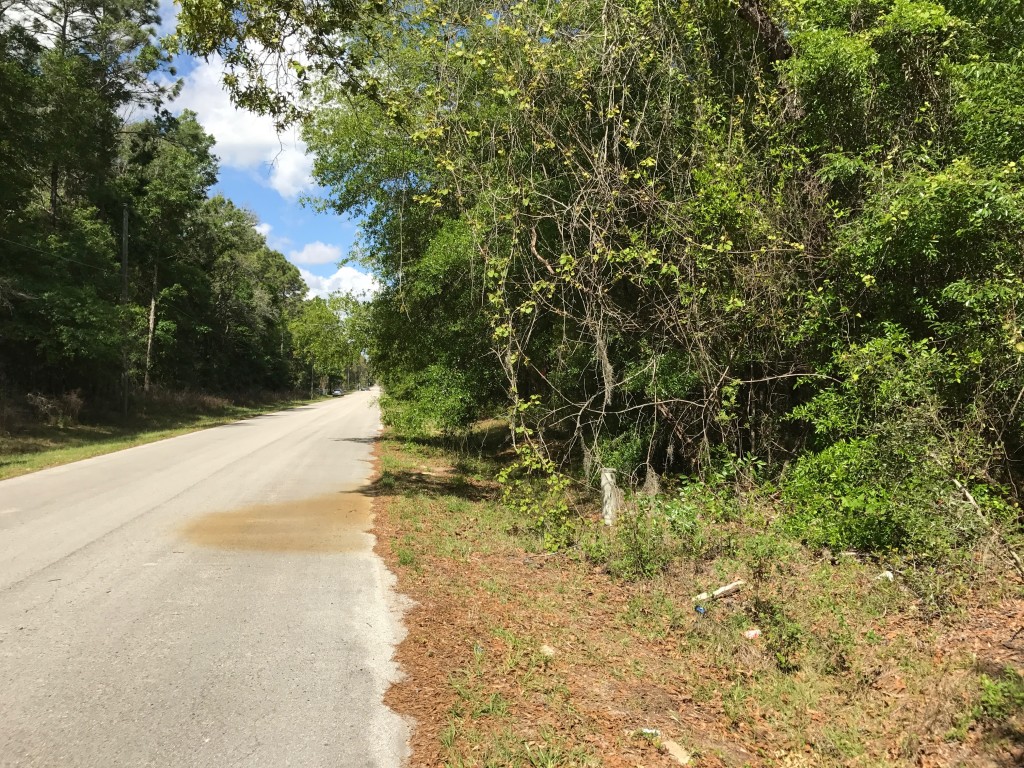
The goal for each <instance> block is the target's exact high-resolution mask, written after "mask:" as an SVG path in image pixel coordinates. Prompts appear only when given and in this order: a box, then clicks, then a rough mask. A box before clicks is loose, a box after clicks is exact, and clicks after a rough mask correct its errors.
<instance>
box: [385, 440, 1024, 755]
mask: <svg viewBox="0 0 1024 768" xmlns="http://www.w3.org/2000/svg"><path fill="white" fill-rule="evenodd" d="M505 434H506V433H505V431H504V429H503V428H502V426H501V425H495V424H491V425H490V427H489V429H480V430H475V431H471V432H469V433H468V434H467V435H466V436H465V441H464V442H463V444H462V445H461V447H456V448H452V447H451V445H450V444H447V445H448V446H449V447H445V445H446V443H445V441H442V440H436V439H422V438H421V439H409V438H407V437H402V436H401V435H400V434H398V433H395V432H392V433H390V434H389V435H388V436H387V437H386V438H385V439H384V440H383V441H382V443H381V445H380V448H379V452H378V457H379V476H378V478H377V480H376V482H375V483H374V485H373V490H372V492H373V493H374V494H375V495H376V496H377V501H376V506H375V509H376V511H377V518H376V519H377V523H376V533H377V536H378V547H377V548H378V552H379V553H381V554H382V555H383V556H384V557H385V558H386V559H387V560H388V562H389V564H390V565H391V566H392V567H393V569H394V570H395V572H396V573H397V574H398V588H399V590H400V591H402V592H403V593H405V594H408V595H410V596H411V597H412V598H413V599H414V600H415V607H414V608H413V609H412V611H411V612H410V614H408V615H407V616H406V624H407V626H408V629H409V636H408V637H407V638H406V640H405V642H404V643H403V644H402V646H401V647H400V649H399V653H398V659H399V661H400V663H401V665H402V668H403V670H404V672H405V674H406V678H405V679H404V680H403V681H402V682H401V683H399V684H398V685H397V686H395V687H394V688H393V689H392V690H391V692H390V693H389V696H388V702H389V704H390V705H391V706H393V707H394V708H396V709H397V710H398V711H399V712H401V713H403V714H406V715H410V716H412V717H414V718H415V719H416V721H417V727H416V732H415V736H414V742H413V746H414V754H413V760H412V764H413V765H423V766H428V765H429V766H437V765H444V766H488V765H493V766H598V765H602V766H636V765H647V766H655V765H660V766H675V765H679V764H680V759H682V760H684V761H685V760H689V762H688V764H690V765H693V766H730V767H733V766H735V767H736V768H740V766H760V765H765V766H822V768H825V767H827V766H839V765H844V766H883V765H885V766H953V765H963V766H1007V768H1009V766H1015V765H1019V764H1020V762H1021V760H1022V759H1024V678H1022V677H1021V672H1020V670H1021V664H1020V660H1021V655H1022V653H1024V599H1022V595H1021V590H1020V583H1019V581H1018V580H1017V578H1016V575H1015V572H1014V570H1013V568H1012V567H1010V566H1009V565H1008V564H1007V562H1006V560H1005V558H1004V557H1002V556H1001V555H1000V547H1001V545H1000V543H999V542H998V541H997V540H996V539H995V538H994V537H992V536H991V535H990V536H989V537H988V538H987V539H986V541H985V542H984V543H983V545H982V546H980V547H979V548H978V549H977V550H974V551H973V552H971V553H970V554H966V553H965V554H964V557H963V558H962V559H961V560H960V561H958V563H957V564H956V566H955V567H953V566H948V565H947V566H946V567H932V568H928V569H923V568H921V567H918V566H917V565H915V564H913V563H907V562H906V561H904V560H903V559H902V558H901V557H900V556H899V555H898V554H896V553H894V554H893V555H892V556H891V557H887V556H873V555H867V554H865V553H863V552H858V551H831V550H821V549H819V548H810V547H808V546H807V545H806V544H804V543H803V542H802V541H801V539H800V538H799V537H797V536H794V535H792V534H788V533H786V532H784V531H782V530H780V529H779V528H778V527H777V526H776V525H775V524H774V520H775V519H776V518H777V516H778V509H779V507H778V499H776V498H771V497H767V496H765V494H764V493H763V492H759V491H756V490H751V491H749V492H743V493H740V494H737V493H735V489H734V488H732V487H730V488H728V489H725V488H721V489H718V490H717V491H712V490H708V489H702V490H701V491H700V493H701V496H700V497H699V498H697V497H695V491H694V490H693V489H692V488H689V487H687V486H679V487H677V488H672V489H671V490H667V489H666V490H665V491H663V493H662V494H661V495H660V496H659V497H657V498H656V499H654V500H651V499H650V498H648V497H633V498H630V499H628V500H627V503H626V505H625V507H624V513H623V515H622V517H621V518H620V520H619V521H618V523H617V524H616V525H615V526H614V527H612V528H607V527H605V526H604V525H603V524H602V523H601V521H600V505H599V500H598V499H597V498H596V497H595V494H594V493H593V492H592V491H590V489H588V488H586V487H583V488H578V489H576V490H575V491H573V492H572V493H571V499H572V502H571V504H570V508H571V512H570V515H569V517H570V519H571V520H572V523H573V534H572V537H571V540H570V541H568V542H566V544H565V545H563V546H561V547H560V548H559V549H558V550H557V551H554V552H553V551H551V547H550V537H548V536H546V535H545V528H544V525H543V523H542V522H541V521H538V520H528V519H524V518H523V516H522V515H521V513H520V512H519V510H518V509H516V508H515V507H514V506H509V505H508V504H506V503H503V501H502V495H503V492H502V488H501V486H500V485H499V484H498V483H496V482H495V481H494V477H495V476H496V475H498V474H500V473H501V471H502V470H503V469H506V468H507V467H508V466H509V464H510V462H513V461H514V460H515V453H514V452H513V451H512V450H511V449H510V446H509V445H508V443H507V442H505V441H503V440H502V437H503V436H504V435H505ZM735 580H742V581H744V582H745V583H744V584H743V585H742V586H741V588H740V589H739V591H737V592H735V593H734V594H732V595H730V596H727V597H723V598H721V599H718V600H714V599H706V600H695V597H696V596H697V595H699V594H700V593H703V592H710V591H712V590H714V589H715V588H717V587H719V586H722V585H724V584H727V583H730V582H733V581H735ZM698 608H699V609H700V610H699V611H698V610H697V609H698ZM752 635H756V636H752ZM669 742H672V743H674V744H675V745H676V751H675V754H676V757H673V756H672V755H671V754H669V752H668V751H667V745H668V743H669Z"/></svg>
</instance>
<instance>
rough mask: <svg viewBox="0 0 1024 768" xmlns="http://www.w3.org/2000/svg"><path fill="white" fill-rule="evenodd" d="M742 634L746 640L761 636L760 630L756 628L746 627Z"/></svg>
mask: <svg viewBox="0 0 1024 768" xmlns="http://www.w3.org/2000/svg"><path fill="white" fill-rule="evenodd" d="M743 636H744V637H745V638H747V640H756V639H757V638H759V637H760V636H761V630H760V629H756V628H755V629H748V630H747V631H746V632H744V633H743Z"/></svg>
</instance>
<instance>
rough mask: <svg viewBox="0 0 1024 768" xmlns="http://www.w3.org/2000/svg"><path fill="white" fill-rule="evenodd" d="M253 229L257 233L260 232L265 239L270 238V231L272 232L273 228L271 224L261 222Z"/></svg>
mask: <svg viewBox="0 0 1024 768" xmlns="http://www.w3.org/2000/svg"><path fill="white" fill-rule="evenodd" d="M253 229H255V230H256V231H257V232H259V233H260V234H261V235H263V236H264V237H269V236H270V230H272V229H273V227H272V226H271V225H270V224H267V222H265V221H261V222H260V223H259V224H257V225H256V226H255V227H253Z"/></svg>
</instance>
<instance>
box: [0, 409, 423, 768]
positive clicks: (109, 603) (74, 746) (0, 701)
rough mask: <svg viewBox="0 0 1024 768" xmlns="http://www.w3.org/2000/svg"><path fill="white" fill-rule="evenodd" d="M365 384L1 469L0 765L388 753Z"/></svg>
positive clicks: (215, 762)
mask: <svg viewBox="0 0 1024 768" xmlns="http://www.w3.org/2000/svg"><path fill="white" fill-rule="evenodd" d="M372 398H373V396H372V393H370V392H357V393H353V394H350V395H348V396H346V397H344V398H340V399H336V400H331V401H327V402H323V403H318V404H315V405H308V406H304V407H301V408H296V409H294V410H290V411H284V412H281V413H275V414H269V415H265V416H259V417H257V418H254V419H250V420H247V421H243V422H238V423H235V424H229V425H226V426H223V427H218V428H215V429H210V430H206V431H203V432H197V433H193V434H190V435H185V436H182V437H177V438H173V439H170V440H165V441H162V442H159V443H152V444H150V445H145V446H141V447H139V448H133V449H130V450H127V451H121V452H119V453H115V454H109V455H107V456H100V457H97V458H94V459H88V460H86V461H81V462H78V463H75V464H69V465H66V466H63V467H57V468H54V469H50V470H46V471H43V472H38V473H35V474H32V475H26V476H23V477H18V478H14V479H12V480H6V481H3V482H0V766H4V767H6V766H19V767H20V766H46V768H56V767H60V768H64V767H77V766H90V767H93V766H95V767H96V768H118V767H121V766H123V767H124V768H129V767H130V768H140V767H141V766H161V767H171V766H188V767H189V768H198V767H200V766H203V767H205V766H209V768H229V766H245V767H246V768H256V767H262V766H266V767H267V768H284V767H285V766H309V767H312V766H332V767H333V766H398V765H400V763H401V761H402V759H403V758H404V756H405V754H406V750H407V747H406V743H407V737H408V732H407V724H406V723H405V722H403V721H402V720H401V719H400V718H399V717H398V716H397V715H395V714H394V713H393V712H391V711H390V710H388V709H387V708H386V707H384V705H383V704H382V697H383V695H384V692H385V690H386V689H387V687H388V685H389V683H390V682H391V681H392V680H394V679H395V678H396V676H397V675H398V670H397V669H396V667H395V666H394V664H393V663H392V662H391V654H392V652H393V649H394V646H395V644H396V643H397V642H399V641H400V639H401V636H402V634H403V630H402V626H401V604H400V602H399V598H397V597H396V596H395V594H394V593H393V592H392V584H393V577H392V576H391V574H390V573H389V572H388V571H387V569H386V568H385V567H384V565H383V563H382V562H381V561H380V560H379V559H378V558H377V557H376V556H375V555H373V553H372V552H371V548H372V545H373V537H372V536H371V535H370V534H368V533H367V532H366V531H367V530H368V528H369V525H370V516H369V503H368V499H367V498H366V497H365V496H363V495H361V494H358V493H352V491H355V490H356V489H358V488H360V487H362V486H364V485H365V484H366V482H367V481H368V479H369V476H370V472H371V466H370V453H371V450H372V439H373V437H374V435H376V434H377V431H378V429H379V420H378V419H379V417H378V412H377V409H376V406H375V405H374V404H373V399H372Z"/></svg>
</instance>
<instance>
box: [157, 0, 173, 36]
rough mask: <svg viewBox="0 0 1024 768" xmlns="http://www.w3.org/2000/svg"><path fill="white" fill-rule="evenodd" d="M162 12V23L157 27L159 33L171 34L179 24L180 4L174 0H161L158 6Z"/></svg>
mask: <svg viewBox="0 0 1024 768" xmlns="http://www.w3.org/2000/svg"><path fill="white" fill-rule="evenodd" d="M157 13H158V14H160V25H159V26H158V27H157V28H156V31H157V34H159V35H169V34H171V33H172V32H174V29H175V27H177V26H178V4H177V3H176V2H174V0H160V3H159V6H158V7H157Z"/></svg>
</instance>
